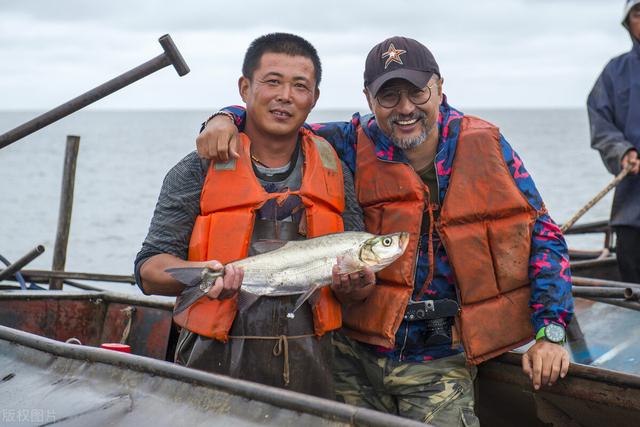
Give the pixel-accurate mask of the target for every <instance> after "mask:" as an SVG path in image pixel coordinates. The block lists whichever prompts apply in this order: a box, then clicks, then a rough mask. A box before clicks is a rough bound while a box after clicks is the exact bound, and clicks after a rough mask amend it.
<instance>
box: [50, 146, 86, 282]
mask: <svg viewBox="0 0 640 427" xmlns="http://www.w3.org/2000/svg"><path fill="white" fill-rule="evenodd" d="M79 149H80V137H79V136H74V135H67V145H66V148H65V152H64V167H63V171H62V186H61V189H60V209H59V210H58V229H57V231H56V243H55V246H54V249H53V264H52V265H51V269H52V270H54V271H64V266H65V264H66V262H67V244H68V243H69V229H70V228H71V212H72V211H73V190H74V187H75V181H76V163H77V159H78V150H79ZM62 283H63V280H62V279H56V278H52V279H51V280H49V289H51V290H61V289H62Z"/></svg>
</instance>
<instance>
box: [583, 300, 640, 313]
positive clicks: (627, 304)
mask: <svg viewBox="0 0 640 427" xmlns="http://www.w3.org/2000/svg"><path fill="white" fill-rule="evenodd" d="M588 299H590V300H593V301H598V302H602V303H604V304H611V305H616V306H618V307H623V308H628V309H630V310H636V311H640V302H637V301H626V300H618V299H614V298H591V297H589V298H588Z"/></svg>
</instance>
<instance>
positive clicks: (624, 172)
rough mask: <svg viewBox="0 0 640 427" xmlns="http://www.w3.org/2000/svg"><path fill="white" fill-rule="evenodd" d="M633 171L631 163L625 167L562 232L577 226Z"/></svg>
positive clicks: (563, 227) (566, 224)
mask: <svg viewBox="0 0 640 427" xmlns="http://www.w3.org/2000/svg"><path fill="white" fill-rule="evenodd" d="M631 169H633V164H632V163H629V164H628V165H627V167H625V168H624V169H623V170H622V172H620V173H619V174H618V175H617V176H616V177H615V178H614V179H613V181H611V182H610V183H609V184H607V186H606V187H604V188H603V189H602V191H600V192H599V193H598V194H596V196H595V197H594V198H593V199H591V200H589V202H587V204H586V205H584V206H583V207H582V208H581V209H580V210H579V211H578V212H576V214H575V215H573V216H572V217H571V219H570V220H569V221H567V222H565V223H564V224H563V225H562V227H560V230H562V232H563V233H564V232H565V231H567V230H568V229H570V228H571V227H572V226H573V224H575V222H576V221H577V220H579V219H580V217H582V215H584V214H585V213H587V211H588V210H589V209H591V208H592V207H593V206H594V205H595V204H596V203H598V202H599V201H600V199H602V198H603V197H604V196H606V194H607V193H608V192H609V191H611V189H612V188H614V187H615V186H616V185H618V184H619V183H620V181H622V180H623V179H624V177H625V176H627V174H628V173H629V171H630V170H631Z"/></svg>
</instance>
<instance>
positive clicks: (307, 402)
mask: <svg viewBox="0 0 640 427" xmlns="http://www.w3.org/2000/svg"><path fill="white" fill-rule="evenodd" d="M0 340H4V341H7V342H9V343H13V344H18V345H21V346H24V347H28V348H31V349H35V350H38V351H42V352H45V353H48V354H52V355H55V356H59V357H64V358H68V359H74V360H81V361H88V362H95V363H104V364H107V365H112V366H117V367H125V368H127V369H131V370H133V371H136V372H140V373H143V374H145V373H146V374H150V375H155V376H160V377H165V378H169V379H172V380H178V381H188V382H190V383H192V384H196V385H200V386H204V387H212V386H213V387H214V388H216V389H218V390H221V391H224V392H227V393H230V394H235V395H238V396H242V397H244V398H247V399H250V400H257V401H261V402H264V403H267V404H270V405H274V406H277V407H280V408H284V409H288V410H292V411H298V412H302V413H308V414H311V415H315V416H318V417H320V418H323V419H327V418H329V419H334V420H338V421H340V420H342V421H344V422H347V423H350V424H352V425H368V426H374V427H386V426H389V425H395V426H400V427H402V426H406V427H414V426H425V424H423V423H419V422H417V421H414V420H410V419H406V418H400V417H397V416H394V415H390V414H385V413H383V412H378V411H374V410H371V409H366V408H358V407H355V406H351V405H347V404H344V403H340V402H335V401H331V400H327V399H322V398H319V397H315V396H310V395H305V394H301V393H296V392H292V391H288V390H283V389H279V388H275V387H270V386H267V385H263V384H258V383H253V382H250V381H244V380H239V379H234V378H230V377H226V376H223V375H217V374H213V373H209V372H205V371H200V370H196V369H191V368H186V367H184V366H179V365H176V364H174V363H170V362H166V361H161V360H157V359H153V358H149V357H144V356H138V355H133V354H124V353H120V352H116V351H109V350H103V349H99V348H94V347H87V346H79V345H74V344H66V343H63V342H59V341H55V340H52V339H49V338H45V337H41V336H39V335H34V334H31V333H28V332H24V331H20V330H17V329H13V328H9V327H6V326H2V325H0Z"/></svg>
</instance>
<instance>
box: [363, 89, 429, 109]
mask: <svg viewBox="0 0 640 427" xmlns="http://www.w3.org/2000/svg"><path fill="white" fill-rule="evenodd" d="M402 92H405V93H406V94H407V97H408V98H409V101H411V102H412V103H413V104H414V105H422V104H426V103H427V102H429V100H430V99H431V87H429V86H425V87H424V88H423V89H417V88H413V89H398V87H388V88H384V89H381V90H380V91H379V92H378V94H377V95H376V100H377V101H378V104H380V105H381V106H382V107H384V108H393V107H395V106H396V105H398V104H399V103H400V100H401V99H402Z"/></svg>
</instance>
